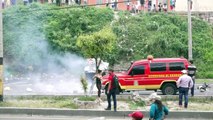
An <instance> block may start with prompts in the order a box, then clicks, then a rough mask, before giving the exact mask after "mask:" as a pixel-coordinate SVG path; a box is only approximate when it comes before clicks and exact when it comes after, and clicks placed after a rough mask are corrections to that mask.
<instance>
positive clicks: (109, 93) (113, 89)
mask: <svg viewBox="0 0 213 120" xmlns="http://www.w3.org/2000/svg"><path fill="white" fill-rule="evenodd" d="M114 76H115V74H114V70H113V69H109V78H108V80H109V85H108V91H107V102H108V107H107V108H106V109H105V110H111V96H112V99H113V103H114V111H115V112H116V111H117V110H116V108H117V100H116V86H115V85H114V84H113V83H114V79H113V78H114Z"/></svg>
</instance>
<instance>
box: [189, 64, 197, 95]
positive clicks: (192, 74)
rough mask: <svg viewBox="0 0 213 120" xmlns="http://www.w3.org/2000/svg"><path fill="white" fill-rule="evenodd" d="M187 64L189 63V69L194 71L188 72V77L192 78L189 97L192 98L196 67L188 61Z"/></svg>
mask: <svg viewBox="0 0 213 120" xmlns="http://www.w3.org/2000/svg"><path fill="white" fill-rule="evenodd" d="M189 63H190V67H191V68H193V69H194V70H193V71H192V70H191V71H189V72H188V75H189V76H190V77H191V78H192V81H193V86H192V88H191V96H192V97H193V96H194V88H195V73H196V66H195V65H194V64H193V61H192V60H190V61H189ZM188 69H189V68H188Z"/></svg>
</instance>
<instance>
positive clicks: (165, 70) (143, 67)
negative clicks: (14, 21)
mask: <svg viewBox="0 0 213 120" xmlns="http://www.w3.org/2000/svg"><path fill="white" fill-rule="evenodd" d="M188 67H189V62H188V60H187V59H185V58H155V59H153V58H151V59H144V60H139V61H135V62H133V63H132V64H131V66H130V67H129V69H128V70H127V71H125V72H120V73H116V72H115V75H117V77H118V79H119V85H120V91H131V90H155V91H156V90H161V91H162V93H163V94H165V95H174V94H176V92H177V86H176V81H177V80H178V78H179V77H180V76H181V70H183V69H188ZM108 84H109V81H108V75H106V76H104V77H103V83H102V85H103V88H105V90H106V88H107V87H108Z"/></svg>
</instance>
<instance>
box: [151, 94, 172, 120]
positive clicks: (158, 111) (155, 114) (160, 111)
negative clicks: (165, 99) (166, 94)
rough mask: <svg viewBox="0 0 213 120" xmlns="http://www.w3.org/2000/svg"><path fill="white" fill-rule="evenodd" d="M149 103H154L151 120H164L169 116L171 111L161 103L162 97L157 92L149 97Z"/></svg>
mask: <svg viewBox="0 0 213 120" xmlns="http://www.w3.org/2000/svg"><path fill="white" fill-rule="evenodd" d="M149 101H151V102H152V104H151V107H150V113H149V116H150V117H149V120H164V119H165V118H166V116H167V115H168V114H169V110H168V108H167V107H166V106H164V105H163V103H162V102H161V97H160V96H159V95H157V93H156V92H155V93H152V94H151V95H150V96H149Z"/></svg>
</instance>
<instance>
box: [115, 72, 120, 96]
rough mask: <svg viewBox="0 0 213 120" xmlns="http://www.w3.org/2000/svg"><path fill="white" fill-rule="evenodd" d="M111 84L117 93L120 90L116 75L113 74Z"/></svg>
mask: <svg viewBox="0 0 213 120" xmlns="http://www.w3.org/2000/svg"><path fill="white" fill-rule="evenodd" d="M113 86H114V89H115V90H116V94H119V93H120V91H119V88H120V86H119V81H118V77H117V76H116V75H114V76H113Z"/></svg>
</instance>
